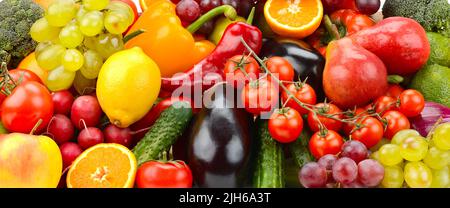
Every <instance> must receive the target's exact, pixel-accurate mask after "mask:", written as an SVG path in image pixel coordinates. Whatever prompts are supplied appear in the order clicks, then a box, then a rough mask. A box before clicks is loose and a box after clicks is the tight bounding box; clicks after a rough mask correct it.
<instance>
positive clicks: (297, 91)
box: [281, 83, 317, 114]
mask: <svg viewBox="0 0 450 208" xmlns="http://www.w3.org/2000/svg"><path fill="white" fill-rule="evenodd" d="M286 88H287V89H288V90H289V92H290V93H291V94H292V95H293V96H294V97H296V98H297V99H298V100H299V101H300V102H302V103H305V104H309V105H314V104H316V102H317V96H316V92H315V91H314V89H313V88H312V87H311V86H310V85H309V84H306V83H292V84H288V85H287V86H286ZM281 96H282V100H283V103H284V102H286V101H287V100H288V99H289V94H288V93H287V92H286V91H283V92H282V94H281ZM286 106H287V107H291V108H293V109H295V110H297V111H298V112H299V113H300V114H307V113H308V112H309V111H308V110H306V109H304V108H303V107H301V106H300V105H299V104H298V103H297V102H296V101H295V100H294V99H293V98H290V99H289V101H288V102H287V104H286Z"/></svg>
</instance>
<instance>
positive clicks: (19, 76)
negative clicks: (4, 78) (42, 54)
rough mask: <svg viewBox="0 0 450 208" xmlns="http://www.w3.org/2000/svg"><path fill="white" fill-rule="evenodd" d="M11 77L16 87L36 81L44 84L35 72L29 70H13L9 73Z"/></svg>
mask: <svg viewBox="0 0 450 208" xmlns="http://www.w3.org/2000/svg"><path fill="white" fill-rule="evenodd" d="M9 75H10V76H11V78H12V79H13V80H14V82H16V85H20V84H22V83H25V82H29V81H36V82H39V83H41V84H42V80H41V78H39V76H38V75H36V74H35V73H34V72H32V71H30V70H27V69H13V70H10V71H9Z"/></svg>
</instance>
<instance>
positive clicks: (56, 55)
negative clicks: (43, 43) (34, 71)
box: [36, 45, 66, 70]
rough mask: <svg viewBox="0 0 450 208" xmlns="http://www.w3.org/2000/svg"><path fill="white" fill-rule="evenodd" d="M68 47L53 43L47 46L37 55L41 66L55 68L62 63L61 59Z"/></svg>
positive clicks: (48, 68)
mask: <svg viewBox="0 0 450 208" xmlns="http://www.w3.org/2000/svg"><path fill="white" fill-rule="evenodd" d="M65 51H66V48H64V47H63V46H62V45H51V46H48V47H47V48H45V50H43V51H42V52H40V53H39V56H37V57H36V60H37V62H38V64H39V66H40V67H41V68H43V69H46V70H53V69H55V68H56V67H58V66H60V65H61V60H62V56H63V54H64V52H65Z"/></svg>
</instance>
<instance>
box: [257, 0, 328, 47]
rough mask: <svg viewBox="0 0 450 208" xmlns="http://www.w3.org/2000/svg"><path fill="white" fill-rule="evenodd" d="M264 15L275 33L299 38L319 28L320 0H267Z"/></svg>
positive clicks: (320, 16)
mask: <svg viewBox="0 0 450 208" xmlns="http://www.w3.org/2000/svg"><path fill="white" fill-rule="evenodd" d="M264 16H265V17H266V20H267V23H268V24H269V26H270V28H271V29H272V30H273V31H274V32H275V33H277V34H279V35H282V36H285V37H292V38H299V39H301V38H304V37H306V36H309V35H311V34H312V33H313V32H314V31H316V30H317V28H319V26H320V23H321V21H322V17H323V6H322V2H321V0H268V1H267V2H266V4H265V5H264Z"/></svg>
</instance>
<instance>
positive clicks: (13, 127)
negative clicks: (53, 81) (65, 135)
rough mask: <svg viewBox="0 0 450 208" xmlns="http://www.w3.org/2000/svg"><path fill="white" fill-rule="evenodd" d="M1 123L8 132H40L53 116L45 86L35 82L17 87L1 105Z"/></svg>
mask: <svg viewBox="0 0 450 208" xmlns="http://www.w3.org/2000/svg"><path fill="white" fill-rule="evenodd" d="M1 115H2V116H1V117H2V123H3V125H4V126H5V128H6V129H8V130H9V131H10V132H20V133H30V132H31V130H32V129H33V127H34V126H36V124H37V123H38V121H39V120H42V123H41V124H40V125H39V126H38V127H37V128H36V132H41V130H43V129H44V128H45V127H46V126H47V124H48V122H49V121H50V119H51V118H52V116H53V101H52V96H51V95H50V92H49V91H48V90H47V88H46V87H45V86H43V85H42V84H40V83H39V82H36V81H30V82H25V83H22V84H21V85H19V86H17V87H16V88H15V89H14V90H13V91H12V93H11V94H10V95H9V96H8V97H7V98H6V99H5V100H4V102H3V104H2V112H1Z"/></svg>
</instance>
